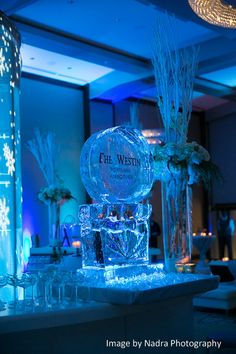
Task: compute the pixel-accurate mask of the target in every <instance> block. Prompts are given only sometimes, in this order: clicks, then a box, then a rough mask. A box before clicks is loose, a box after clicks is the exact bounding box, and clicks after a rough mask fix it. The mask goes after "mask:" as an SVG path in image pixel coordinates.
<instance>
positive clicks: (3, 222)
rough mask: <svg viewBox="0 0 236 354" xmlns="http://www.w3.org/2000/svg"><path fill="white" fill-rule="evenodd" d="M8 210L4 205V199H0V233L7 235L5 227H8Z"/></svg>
mask: <svg viewBox="0 0 236 354" xmlns="http://www.w3.org/2000/svg"><path fill="white" fill-rule="evenodd" d="M9 211H10V208H9V207H8V206H7V205H6V198H3V199H0V231H1V232H2V233H5V234H6V233H7V226H8V225H10V220H9V218H8V213H9Z"/></svg>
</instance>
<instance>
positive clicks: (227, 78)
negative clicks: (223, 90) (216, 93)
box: [201, 66, 236, 87]
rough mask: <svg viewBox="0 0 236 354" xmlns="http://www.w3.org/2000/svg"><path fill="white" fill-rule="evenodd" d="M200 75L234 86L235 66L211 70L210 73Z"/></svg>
mask: <svg viewBox="0 0 236 354" xmlns="http://www.w3.org/2000/svg"><path fill="white" fill-rule="evenodd" d="M201 77H203V78H205V79H208V80H211V81H215V82H218V83H220V84H223V85H227V86H231V87H234V86H236V66H231V67H230V68H226V69H222V70H217V71H212V72H210V73H207V74H204V75H201Z"/></svg>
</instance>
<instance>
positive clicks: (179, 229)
mask: <svg viewBox="0 0 236 354" xmlns="http://www.w3.org/2000/svg"><path fill="white" fill-rule="evenodd" d="M162 228H163V243H164V257H165V270H166V271H167V272H174V271H175V270H176V267H175V265H176V264H177V263H187V262H189V261H190V259H191V252H192V190H191V187H189V185H188V184H187V183H186V182H184V181H183V180H182V179H181V178H178V177H175V176H173V177H172V178H171V179H169V180H168V181H166V182H162Z"/></svg>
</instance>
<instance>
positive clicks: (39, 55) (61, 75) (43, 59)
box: [21, 44, 113, 86]
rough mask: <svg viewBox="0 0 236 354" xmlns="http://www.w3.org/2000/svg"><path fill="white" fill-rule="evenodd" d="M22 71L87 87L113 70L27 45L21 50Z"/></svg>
mask: <svg viewBox="0 0 236 354" xmlns="http://www.w3.org/2000/svg"><path fill="white" fill-rule="evenodd" d="M21 55H22V61H23V67H22V71H24V72H27V73H31V74H37V75H40V76H44V77H49V78H53V79H56V80H61V81H65V82H70V83H74V84H77V85H81V86H83V85H86V84H88V83H90V82H92V81H94V80H97V79H98V78H100V77H102V76H104V75H106V74H108V73H110V72H111V71H113V70H112V69H110V68H108V67H105V66H102V65H97V64H93V63H90V62H87V61H84V60H79V59H75V58H72V57H69V56H66V55H62V54H58V53H55V52H50V51H48V50H45V49H41V48H36V47H33V46H30V45H27V44H23V45H22V49H21Z"/></svg>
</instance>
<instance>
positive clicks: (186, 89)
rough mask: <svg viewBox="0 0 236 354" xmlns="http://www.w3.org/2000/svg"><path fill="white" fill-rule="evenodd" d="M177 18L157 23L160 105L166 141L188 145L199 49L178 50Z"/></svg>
mask: <svg viewBox="0 0 236 354" xmlns="http://www.w3.org/2000/svg"><path fill="white" fill-rule="evenodd" d="M173 20H174V18H172V19H171V17H170V16H168V15H166V16H164V20H163V21H161V20H159V19H158V20H157V26H156V30H155V33H154V43H153V58H152V63H153V67H154V73H155V80H156V86H157V104H158V106H159V109H160V112H161V116H162V120H163V125H164V129H165V141H166V142H174V143H176V144H178V143H180V144H181V143H185V142H186V139H187V132H188V123H189V120H190V118H191V111H192V94H193V82H194V77H195V73H196V68H197V58H198V49H197V48H196V47H189V48H186V49H177V48H176V42H177V35H176V28H174V27H176V26H173V25H174V21H173Z"/></svg>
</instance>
